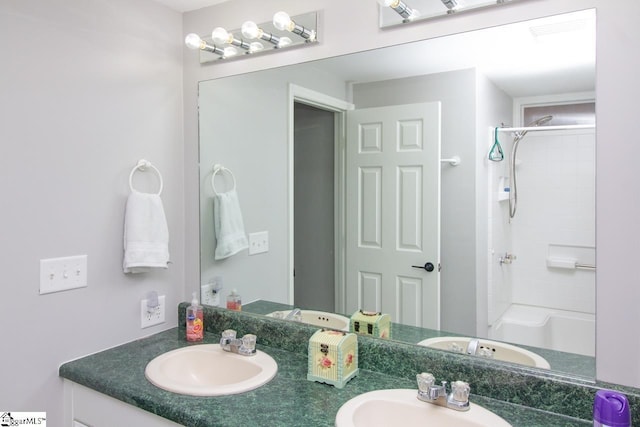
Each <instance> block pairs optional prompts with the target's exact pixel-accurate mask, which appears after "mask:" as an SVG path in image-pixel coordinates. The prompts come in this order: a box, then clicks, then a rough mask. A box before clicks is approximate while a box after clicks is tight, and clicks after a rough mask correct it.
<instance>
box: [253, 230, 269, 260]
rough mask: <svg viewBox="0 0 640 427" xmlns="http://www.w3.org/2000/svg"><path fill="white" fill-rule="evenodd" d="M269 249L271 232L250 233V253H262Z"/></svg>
mask: <svg viewBox="0 0 640 427" xmlns="http://www.w3.org/2000/svg"><path fill="white" fill-rule="evenodd" d="M268 251H269V232H268V231H260V232H259V233H250V234H249V255H256V254H261V253H263V252H268Z"/></svg>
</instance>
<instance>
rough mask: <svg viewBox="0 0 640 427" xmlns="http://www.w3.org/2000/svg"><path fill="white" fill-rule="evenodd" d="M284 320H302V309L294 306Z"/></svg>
mask: <svg viewBox="0 0 640 427" xmlns="http://www.w3.org/2000/svg"><path fill="white" fill-rule="evenodd" d="M284 320H295V321H296V322H299V321H301V320H302V310H300V309H299V308H294V309H293V310H291V311H290V312H289V314H287V315H286V316H285V318H284Z"/></svg>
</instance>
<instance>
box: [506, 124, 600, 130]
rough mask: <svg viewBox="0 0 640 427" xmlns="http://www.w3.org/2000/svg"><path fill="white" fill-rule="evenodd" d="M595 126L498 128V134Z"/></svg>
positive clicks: (592, 126)
mask: <svg viewBox="0 0 640 427" xmlns="http://www.w3.org/2000/svg"><path fill="white" fill-rule="evenodd" d="M595 128H596V125H565V126H528V127H527V126H523V127H517V128H498V132H521V131H539V130H573V129H595Z"/></svg>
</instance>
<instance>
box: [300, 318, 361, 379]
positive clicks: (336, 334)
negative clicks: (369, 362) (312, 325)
mask: <svg viewBox="0 0 640 427" xmlns="http://www.w3.org/2000/svg"><path fill="white" fill-rule="evenodd" d="M356 375H358V338H357V336H356V335H355V334H352V333H348V332H341V331H334V330H324V329H322V330H319V331H317V332H316V333H315V334H313V335H312V336H311V338H310V339H309V369H308V371H307V379H308V380H309V381H317V382H321V383H327V384H331V385H333V386H335V387H337V388H343V387H344V385H345V384H346V383H347V382H348V381H349V380H350V379H351V378H353V377H355V376H356Z"/></svg>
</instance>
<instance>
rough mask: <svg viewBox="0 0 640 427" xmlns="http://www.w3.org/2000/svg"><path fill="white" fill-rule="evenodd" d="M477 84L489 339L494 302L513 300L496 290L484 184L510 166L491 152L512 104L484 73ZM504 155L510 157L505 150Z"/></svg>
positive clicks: (481, 307)
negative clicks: (492, 158)
mask: <svg viewBox="0 0 640 427" xmlns="http://www.w3.org/2000/svg"><path fill="white" fill-rule="evenodd" d="M476 80H477V83H476V84H477V92H478V95H477V100H476V117H477V119H476V120H477V123H476V125H477V127H476V139H477V142H476V154H475V157H474V158H475V161H476V177H475V180H474V182H475V185H476V188H475V192H476V206H475V207H476V209H475V214H476V218H477V220H476V222H477V225H476V227H477V228H476V257H475V260H476V274H475V277H476V278H477V282H476V301H477V303H476V307H477V311H476V320H477V321H476V335H477V336H481V337H486V336H488V332H489V331H488V326H489V325H490V324H491V322H492V317H493V316H492V315H493V313H494V312H495V311H496V307H495V304H493V301H495V299H494V298H495V297H497V298H508V300H511V297H510V292H508V293H503V291H504V290H503V289H500V288H499V287H497V286H496V282H495V280H496V279H498V280H499V278H497V277H495V275H494V274H493V268H492V267H494V266H495V263H494V259H495V255H494V256H492V254H491V251H492V249H493V247H492V245H491V243H492V242H491V240H490V238H489V236H490V235H491V234H492V233H493V227H492V226H493V213H492V209H491V208H490V204H489V200H491V199H492V197H493V195H494V194H495V193H494V192H495V187H487V185H485V183H486V182H487V180H490V179H491V175H492V174H493V173H494V172H495V169H496V166H498V165H500V166H498V167H504V164H506V163H507V161H503V162H500V163H496V162H492V161H489V150H491V148H492V146H493V137H494V134H493V128H494V127H495V126H496V124H498V123H509V112H510V111H512V109H513V100H512V99H511V97H510V96H509V95H507V94H506V93H505V92H504V91H502V90H501V89H500V88H498V87H497V86H496V85H495V84H494V83H493V82H492V81H491V80H489V79H488V78H487V77H486V76H484V75H483V74H482V73H480V72H478V73H476ZM504 152H505V153H508V151H506V148H505V151H504Z"/></svg>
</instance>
